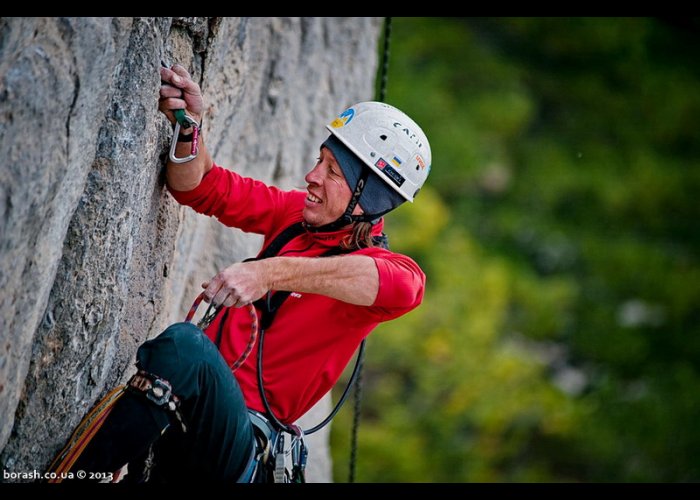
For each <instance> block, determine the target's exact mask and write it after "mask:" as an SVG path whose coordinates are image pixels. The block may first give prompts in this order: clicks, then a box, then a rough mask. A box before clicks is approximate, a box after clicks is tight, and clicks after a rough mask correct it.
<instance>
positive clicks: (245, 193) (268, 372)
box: [170, 165, 425, 423]
mask: <svg viewBox="0 0 700 500" xmlns="http://www.w3.org/2000/svg"><path fill="white" fill-rule="evenodd" d="M170 192H171V194H172V195H173V197H174V198H175V199H176V200H177V201H178V202H179V203H181V204H184V205H188V206H190V207H192V208H193V209H194V210H196V211H197V212H199V213H202V214H206V215H209V216H213V217H216V218H218V219H219V221H221V222H222V223H223V224H225V225H227V226H231V227H237V228H240V229H242V230H243V231H246V232H252V233H259V234H263V235H264V236H265V242H264V246H266V245H267V244H268V243H269V242H270V241H272V240H273V239H274V238H275V237H276V236H277V234H279V233H280V232H281V231H282V230H283V229H285V228H286V227H288V226H290V225H291V224H293V223H295V222H298V221H300V220H302V210H303V207H304V198H305V197H306V193H304V192H302V191H283V190H281V189H279V188H276V187H274V186H267V185H266V184H264V183H262V182H260V181H258V180H255V179H251V178H246V177H242V176H240V175H238V174H236V173H235V172H232V171H230V170H226V169H224V168H221V167H219V166H217V165H214V168H213V169H212V170H210V171H209V173H208V174H207V175H205V176H204V178H203V179H202V182H201V183H200V184H199V186H197V187H196V188H195V189H193V190H192V191H187V192H178V191H175V190H172V189H170ZM382 227H383V221H381V222H379V223H378V224H376V225H375V226H374V231H373V233H374V234H376V235H378V234H381V231H382ZM347 234H348V230H347V229H346V230H340V231H335V232H330V233H312V232H308V231H307V232H304V233H302V234H301V235H300V236H298V237H296V238H294V239H292V240H291V241H290V242H289V243H287V244H286V245H285V246H284V247H283V248H282V250H281V251H280V252H279V254H278V255H280V256H284V255H288V256H290V257H294V256H305V257H313V256H318V255H321V254H323V253H324V252H325V251H327V250H328V249H329V248H332V247H335V246H337V244H338V243H339V242H340V240H341V239H342V238H343V237H344V236H346V235H347ZM353 253H354V254H362V255H368V256H370V257H372V258H373V259H374V262H375V263H376V266H377V270H378V271H379V292H378V294H377V297H376V299H375V301H374V304H372V305H371V306H359V305H354V304H349V303H347V302H342V301H340V300H337V299H333V298H330V297H326V296H323V295H317V294H312V293H303V294H300V293H292V294H290V296H289V297H288V298H287V300H285V301H284V303H283V304H282V306H281V307H280V308H279V310H278V312H277V315H276V316H275V319H274V321H273V323H272V325H271V326H270V327H269V328H268V329H267V330H266V332H265V350H264V353H263V362H264V365H263V379H264V385H265V391H266V395H267V399H268V401H269V403H270V406H271V408H272V410H273V412H274V413H275V415H276V416H277V417H278V418H279V419H280V420H281V421H282V422H284V423H293V422H294V421H296V420H297V419H298V418H299V417H301V416H302V415H303V414H304V413H306V412H307V411H308V410H309V409H310V408H311V407H312V406H313V405H314V404H315V403H316V402H317V401H318V400H319V399H321V398H322V397H323V396H324V395H325V394H326V393H327V392H328V391H329V390H330V389H331V388H332V387H333V385H334V384H335V383H336V381H337V380H338V378H339V377H340V375H341V373H342V371H343V369H344V368H345V366H346V365H347V363H348V362H349V361H350V359H351V358H352V355H353V353H354V352H355V350H356V349H357V347H358V346H359V344H360V342H361V341H362V339H364V338H365V337H366V336H367V335H368V334H369V333H370V332H371V331H372V330H373V329H374V327H376V326H377V324H378V323H379V322H381V321H387V320H390V319H393V318H396V317H398V316H401V315H402V314H405V313H406V312H408V311H410V310H411V309H413V308H415V307H416V306H418V305H419V304H420V302H421V300H422V299H423V291H424V287H425V275H424V274H423V272H422V271H421V269H420V267H418V264H416V263H415V262H414V261H413V260H412V259H410V258H409V257H407V256H405V255H401V254H398V253H395V252H391V251H389V250H385V249H382V248H366V249H362V250H357V251H355V252H353ZM223 316H224V315H223V314H219V315H218V317H217V318H216V320H214V322H213V323H212V324H211V325H210V326H209V327H208V328H207V330H206V331H205V333H206V334H207V335H208V336H209V338H211V339H212V340H215V338H216V334H217V332H218V331H219V327H220V323H221V319H222V317H223ZM249 336H250V317H249V315H248V311H247V310H246V309H245V308H232V309H231V310H230V311H229V314H228V315H227V318H226V321H225V324H224V325H223V335H222V340H221V345H220V348H219V349H220V351H221V354H222V355H223V357H224V359H226V361H227V362H228V363H229V364H231V363H233V362H234V361H235V360H236V359H238V356H239V355H240V353H241V352H243V350H244V349H245V347H246V344H247V342H248V339H249ZM256 365H257V348H256V349H254V350H253V352H252V353H251V354H250V356H249V357H248V359H247V360H246V362H245V363H244V364H243V365H242V366H241V367H240V368H239V369H238V370H237V371H236V372H235V375H236V378H237V379H238V382H239V384H240V386H241V389H242V391H243V395H244V397H245V399H246V404H247V405H248V407H249V408H252V409H254V410H258V411H261V412H264V407H263V404H262V401H261V399H260V394H259V392H258V384H257V373H256Z"/></svg>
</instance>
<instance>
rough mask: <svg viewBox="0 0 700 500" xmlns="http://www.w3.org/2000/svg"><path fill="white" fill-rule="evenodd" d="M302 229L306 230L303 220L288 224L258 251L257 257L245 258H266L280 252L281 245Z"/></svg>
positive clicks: (297, 234)
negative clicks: (265, 246)
mask: <svg viewBox="0 0 700 500" xmlns="http://www.w3.org/2000/svg"><path fill="white" fill-rule="evenodd" d="M304 231H306V228H305V227H304V222H303V221H299V222H295V223H294V224H292V225H291V226H288V227H286V228H285V229H284V230H282V232H281V233H280V234H278V235H277V236H276V237H275V239H274V240H272V241H271V242H270V244H269V245H267V248H265V249H264V250H263V251H262V252H260V255H258V256H257V257H253V258H252V259H246V260H260V259H267V258H269V257H274V256H275V255H277V254H278V253H280V250H282V247H284V245H286V244H287V243H289V242H290V241H292V240H293V239H294V238H296V237H297V236H299V235H300V234H302V233H303V232H304Z"/></svg>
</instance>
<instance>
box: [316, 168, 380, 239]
mask: <svg viewBox="0 0 700 500" xmlns="http://www.w3.org/2000/svg"><path fill="white" fill-rule="evenodd" d="M369 174H370V171H369V169H368V168H366V167H365V168H363V169H362V174H360V178H359V179H358V180H357V185H356V186H355V190H354V191H353V193H352V198H350V203H348V207H347V208H346V209H345V212H343V215H341V216H340V217H339V218H337V219H336V220H334V221H333V222H330V223H328V224H324V225H323V226H318V227H314V226H309V225H308V224H307V225H306V229H308V230H309V231H311V232H313V233H326V232H330V231H337V230H338V229H341V228H343V227H345V226H347V225H348V224H352V223H354V222H371V223H372V224H375V223H376V222H377V221H378V220H379V218H380V217H381V216H382V215H384V214H385V213H387V212H389V211H390V210H391V209H389V210H386V211H385V212H382V213H379V214H362V215H353V214H352V212H353V210H355V207H356V206H357V203H358V202H359V201H360V196H362V191H364V189H365V186H366V185H367V179H368V178H369Z"/></svg>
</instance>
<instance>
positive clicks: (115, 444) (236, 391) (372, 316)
mask: <svg viewBox="0 0 700 500" xmlns="http://www.w3.org/2000/svg"><path fill="white" fill-rule="evenodd" d="M161 80H162V82H163V83H162V86H161V90H160V102H159V109H160V111H162V112H163V113H164V114H165V115H166V117H167V118H168V119H169V120H170V121H171V122H172V123H175V116H174V110H179V109H184V110H186V113H187V115H188V116H189V117H191V118H192V120H193V121H192V123H194V124H195V125H194V126H193V127H190V128H189V129H185V130H181V131H180V133H179V136H178V138H177V139H176V140H177V141H178V142H177V144H176V145H175V146H174V147H175V150H174V151H173V153H174V154H175V158H177V157H182V158H186V157H188V156H192V155H194V154H196V156H195V157H194V158H193V159H190V160H188V161H184V162H181V163H174V162H173V161H172V160H171V161H169V162H168V165H167V176H166V178H167V185H168V188H169V190H170V192H171V194H172V195H173V197H174V198H175V199H176V200H177V201H178V202H179V203H182V204H185V205H188V206H190V207H192V208H193V209H194V210H196V211H197V212H199V213H202V214H206V215H209V216H214V217H217V218H218V219H219V221H221V222H222V223H223V224H225V225H227V226H231V227H236V228H239V229H242V230H243V231H246V232H253V233H259V234H263V235H264V237H265V240H264V244H263V249H266V248H267V249H268V250H267V252H268V253H269V252H270V250H269V248H270V247H272V246H275V245H276V246H279V248H277V249H275V251H274V256H270V255H266V254H263V255H262V257H265V258H259V259H257V260H250V261H246V262H240V263H235V264H232V265H231V266H229V267H227V268H226V269H224V270H222V271H221V272H219V273H218V274H217V275H216V276H214V277H213V278H212V279H210V280H209V281H207V282H205V283H203V284H202V287H203V289H204V291H203V294H204V297H205V301H207V302H210V303H212V304H213V305H216V306H223V310H222V312H220V313H219V314H218V315H217V316H216V318H215V319H214V320H213V322H212V323H211V325H209V326H208V327H207V328H206V329H205V331H204V333H202V331H201V330H199V329H198V328H196V327H195V326H194V325H192V324H190V323H177V324H175V325H172V326H171V327H169V328H168V329H166V330H165V331H164V332H163V333H162V334H161V335H160V336H158V337H157V338H155V339H153V340H150V341H147V342H145V343H144V344H143V345H142V346H141V347H140V348H139V350H138V354H137V358H138V360H137V366H138V368H139V370H140V371H139V375H138V376H137V377H136V381H135V382H134V379H132V381H130V386H131V388H132V390H131V391H129V392H127V393H125V395H124V396H123V397H122V398H121V399H120V400H119V401H118V402H117V403H116V404H115V405H114V408H113V410H112V412H111V414H109V417H108V419H107V420H106V422H105V424H104V425H103V426H102V428H101V429H100V431H99V432H98V433H97V435H96V437H95V438H94V439H93V440H92V441H91V442H90V444H89V445H88V447H87V448H86V450H85V452H84V453H83V454H82V455H81V456H80V458H79V459H78V460H77V461H76V462H75V464H74V465H73V466H72V468H71V470H94V471H101V472H105V471H111V470H116V469H117V468H119V467H121V466H122V465H123V464H124V463H126V462H129V461H132V460H133V458H134V456H136V455H144V454H146V453H147V452H149V453H150V454H151V455H154V458H155V460H154V466H153V469H152V471H153V473H154V474H155V476H156V477H157V478H159V479H161V480H164V481H173V480H175V481H177V480H183V479H186V478H190V479H193V480H197V481H199V480H204V479H214V480H221V481H250V480H251V475H252V473H253V472H252V471H253V470H254V469H255V463H256V457H258V456H259V454H260V450H259V449H258V447H257V446H256V440H255V439H254V431H253V426H252V425H251V421H250V417H249V410H251V411H252V412H253V414H255V415H258V416H259V417H262V418H263V420H265V419H269V420H271V421H272V422H275V421H277V422H279V423H281V424H283V425H285V426H289V425H291V424H293V423H294V422H295V421H296V420H297V419H298V418H299V417H301V416H302V415H303V414H304V413H305V412H306V411H308V410H309V409H310V408H311V407H312V406H313V405H314V404H315V403H316V402H317V401H318V400H319V399H321V398H322V397H323V396H324V395H325V394H326V393H327V392H328V391H329V390H330V389H331V388H332V387H333V385H334V384H335V382H336V381H337V380H338V378H339V377H340V375H341V372H342V371H343V368H344V367H345V366H346V365H347V363H348V361H349V360H350V359H351V358H352V355H353V353H354V352H355V350H356V349H357V347H358V345H359V344H360V343H361V341H362V340H363V339H364V338H365V337H366V336H367V335H368V334H369V333H370V332H371V331H372V330H373V329H374V327H375V326H376V325H377V324H378V323H379V322H382V321H387V320H390V319H393V318H396V317H398V316H401V315H402V314H405V313H406V312H408V311H410V310H411V309H413V308H415V307H417V306H418V305H419V304H420V302H421V300H422V297H423V291H424V285H425V276H424V274H423V272H422V271H421V269H420V268H419V267H418V265H417V264H416V263H415V262H414V261H413V260H411V259H410V258H408V257H406V256H404V255H400V254H396V253H393V252H390V251H389V250H388V249H386V248H385V245H383V244H382V242H383V239H382V236H383V233H382V227H383V219H382V216H383V215H384V214H385V213H387V212H389V211H390V210H392V209H394V208H396V207H397V206H398V205H399V204H401V203H403V202H404V201H405V200H410V201H413V197H414V196H415V195H416V194H417V192H418V191H419V190H420V187H421V186H422V184H423V182H424V181H425V179H426V177H427V175H428V171H429V169H430V161H431V154H430V147H429V145H428V142H427V139H426V137H425V135H424V134H423V132H422V131H421V129H420V128H419V127H418V125H416V124H415V122H413V121H412V120H411V119H410V118H409V117H408V116H406V115H405V114H403V113H402V112H401V111H399V110H397V109H396V108H393V107H391V106H388V105H385V104H381V103H374V102H368V103H359V104H357V105H355V106H353V107H351V108H349V109H348V110H346V111H345V112H343V113H342V114H341V115H340V116H338V117H337V118H336V119H335V120H334V121H333V122H332V123H331V124H330V125H329V126H328V129H329V130H330V132H331V135H330V136H329V138H328V139H327V140H326V141H325V142H324V143H323V144H322V146H321V148H320V152H319V157H318V162H317V163H316V166H315V167H314V168H313V169H312V170H311V171H310V172H309V173H308V174H307V175H306V177H305V180H306V182H307V189H306V192H302V191H282V190H280V189H278V188H276V187H272V186H266V185H265V184H263V183H262V182H260V181H257V180H254V179H250V178H244V177H241V176H240V175H238V174H236V173H234V172H232V171H229V170H226V169H223V168H221V167H219V166H217V165H216V164H214V162H213V161H212V158H211V156H210V155H209V153H208V152H207V149H206V146H205V144H204V142H203V141H202V138H201V137H198V132H199V130H198V128H197V125H196V124H197V123H201V119H202V113H203V109H204V105H203V99H202V94H201V91H200V88H199V86H198V85H197V84H196V83H195V82H194V81H193V80H192V79H191V78H190V75H189V74H188V73H187V71H186V70H185V69H184V68H183V67H182V66H179V65H175V66H173V67H172V68H161ZM174 140H175V139H174ZM193 141H197V142H198V144H197V145H196V146H195V145H194V144H193ZM193 146H194V147H193ZM290 227H295V228H297V229H296V231H295V232H294V233H293V234H291V236H290V233H289V230H288V228H290ZM280 235H282V236H280ZM285 235H286V236H285ZM320 257H323V258H320ZM284 291H287V292H293V293H291V294H289V295H288V296H287V299H286V300H283V301H278V302H276V303H275V300H274V299H275V296H276V295H277V296H278V297H282V295H281V294H279V293H280V292H284ZM260 299H264V300H262V301H261V300H260ZM251 303H256V305H257V306H258V315H259V316H260V320H261V322H262V325H263V327H264V328H265V332H266V333H265V335H266V341H265V345H264V350H263V355H264V362H263V363H262V374H261V375H262V377H261V378H262V379H263V381H264V387H263V388H260V386H259V383H258V370H257V362H258V359H257V358H258V356H257V353H255V352H254V353H253V354H251V355H250V357H249V358H248V359H246V361H245V362H244V363H243V364H242V365H241V366H240V367H239V369H237V370H236V371H235V373H232V371H231V368H230V366H231V365H232V363H233V362H234V361H235V360H236V359H237V358H239V356H240V354H241V353H242V352H243V351H245V350H246V347H247V345H246V344H247V341H248V338H249V331H250V321H251V318H250V316H249V312H248V311H247V307H243V306H248V305H249V304H251ZM270 304H275V306H274V307H270ZM168 386H171V387H172V396H169V397H167V398H165V399H160V396H161V395H162V394H163V391H162V390H161V391H160V392H154V390H158V388H161V389H162V388H167V387H168ZM154 388H155V389H154ZM140 391H141V392H142V394H140V393H139V392H140ZM165 392H166V393H167V392H168V391H167V390H166V391H165ZM154 394H155V395H157V396H159V397H154ZM144 395H146V396H147V397H143V396H144ZM166 395H167V394H166ZM176 407H177V411H172V410H173V409H174V408H176ZM134 422H138V425H134ZM268 425H273V424H268ZM166 431H167V432H166ZM161 435H162V436H161ZM151 445H153V446H151ZM130 465H131V463H130ZM130 468H131V467H130ZM127 477H128V476H127Z"/></svg>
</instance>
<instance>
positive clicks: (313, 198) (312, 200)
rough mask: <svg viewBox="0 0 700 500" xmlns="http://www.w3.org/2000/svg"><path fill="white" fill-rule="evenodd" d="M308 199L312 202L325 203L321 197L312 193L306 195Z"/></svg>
mask: <svg viewBox="0 0 700 500" xmlns="http://www.w3.org/2000/svg"><path fill="white" fill-rule="evenodd" d="M306 199H307V200H309V201H310V202H311V203H323V201H321V198H317V197H316V196H314V195H312V194H311V193H309V194H307V195H306Z"/></svg>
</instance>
